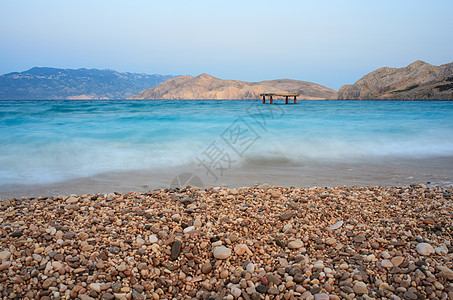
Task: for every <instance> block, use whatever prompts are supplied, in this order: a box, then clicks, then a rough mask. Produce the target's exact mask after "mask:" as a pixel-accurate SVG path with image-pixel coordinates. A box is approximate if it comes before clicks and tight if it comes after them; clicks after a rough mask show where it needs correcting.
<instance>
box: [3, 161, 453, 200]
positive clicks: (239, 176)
mask: <svg viewBox="0 0 453 300" xmlns="http://www.w3.org/2000/svg"><path fill="white" fill-rule="evenodd" d="M451 166H453V156H451V157H433V158H426V159H391V160H385V159H379V160H375V161H373V162H369V161H368V162H365V161H362V162H347V161H344V162H342V163H337V162H336V163H328V162H325V163H319V162H317V163H313V162H312V163H310V162H307V163H305V164H303V165H302V164H290V163H282V162H275V163H274V164H271V163H266V164H256V163H253V162H249V163H246V164H244V165H241V166H234V167H232V168H231V169H229V170H228V171H226V172H225V173H224V175H223V176H221V177H219V178H218V180H217V181H216V180H215V179H214V178H213V177H210V176H208V175H206V173H205V170H204V169H202V168H200V167H197V166H196V165H190V166H187V167H178V168H167V169H158V170H154V171H149V170H137V171H127V172H108V173H101V174H98V175H96V176H91V177H86V178H78V179H73V180H70V181H65V182H60V183H52V184H47V185H3V186H0V198H14V197H41V196H58V195H66V196H67V195H70V194H97V193H112V192H119V193H128V192H140V193H145V192H147V191H149V190H153V189H166V188H169V187H170V186H171V183H172V181H173V180H174V178H175V177H176V176H178V175H180V174H183V173H193V174H195V175H197V176H199V178H200V179H201V181H202V185H201V186H200V185H197V184H196V183H195V182H189V183H188V185H193V186H198V187H203V188H209V187H218V186H225V187H229V188H240V187H248V186H256V185H261V184H269V185H272V186H284V187H291V186H294V187H313V186H326V187H334V186H408V185H411V184H425V185H427V186H430V187H435V186H451V185H452V184H453V168H451ZM180 187H181V188H182V187H185V185H184V184H181V185H180Z"/></svg>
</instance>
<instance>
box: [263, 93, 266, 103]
mask: <svg viewBox="0 0 453 300" xmlns="http://www.w3.org/2000/svg"><path fill="white" fill-rule="evenodd" d="M263 104H266V96H264V95H263Z"/></svg>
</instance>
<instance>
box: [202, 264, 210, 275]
mask: <svg viewBox="0 0 453 300" xmlns="http://www.w3.org/2000/svg"><path fill="white" fill-rule="evenodd" d="M211 270H212V265H211V262H209V261H208V262H207V263H205V264H203V265H202V266H201V272H202V273H203V274H208V273H209V272H211Z"/></svg>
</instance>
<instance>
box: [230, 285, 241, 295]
mask: <svg viewBox="0 0 453 300" xmlns="http://www.w3.org/2000/svg"><path fill="white" fill-rule="evenodd" d="M241 294H242V292H241V290H240V289H238V288H237V287H235V286H233V287H232V288H231V295H233V297H234V298H239V297H240V296H241Z"/></svg>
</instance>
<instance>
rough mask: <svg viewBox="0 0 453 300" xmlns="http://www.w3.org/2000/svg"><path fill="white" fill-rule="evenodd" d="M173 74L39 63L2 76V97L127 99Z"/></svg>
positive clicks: (0, 93) (14, 98)
mask: <svg viewBox="0 0 453 300" xmlns="http://www.w3.org/2000/svg"><path fill="white" fill-rule="evenodd" d="M173 77H175V76H172V75H158V74H154V75H147V74H137V73H121V72H117V71H113V70H97V69H77V70H74V69H56V68H40V67H35V68H32V69H30V70H28V71H25V72H20V73H18V72H14V73H9V74H5V75H1V76H0V99H3V100H5V99H9V100H20V99H24V100H27V99H36V100H40V99H49V100H54V99H126V98H128V97H131V96H133V95H135V94H137V93H139V92H141V91H143V90H144V89H148V88H151V87H154V86H156V85H158V84H160V83H161V82H164V81H165V80H167V79H170V78H173Z"/></svg>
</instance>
